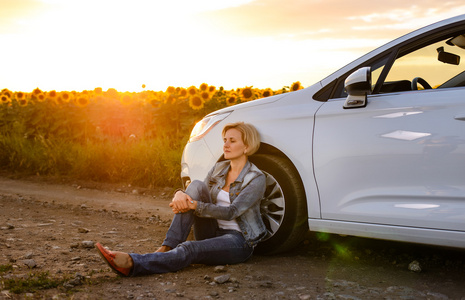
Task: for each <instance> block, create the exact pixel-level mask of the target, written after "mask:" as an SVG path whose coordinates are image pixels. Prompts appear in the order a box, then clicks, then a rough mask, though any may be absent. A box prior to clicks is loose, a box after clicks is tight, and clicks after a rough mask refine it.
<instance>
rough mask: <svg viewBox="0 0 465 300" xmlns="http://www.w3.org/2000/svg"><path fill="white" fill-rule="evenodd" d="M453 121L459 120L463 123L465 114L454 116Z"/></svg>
mask: <svg viewBox="0 0 465 300" xmlns="http://www.w3.org/2000/svg"><path fill="white" fill-rule="evenodd" d="M454 119H456V120H459V121H465V113H460V114H458V115H455V117H454Z"/></svg>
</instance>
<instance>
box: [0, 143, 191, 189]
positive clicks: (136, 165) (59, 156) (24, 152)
mask: <svg viewBox="0 0 465 300" xmlns="http://www.w3.org/2000/svg"><path fill="white" fill-rule="evenodd" d="M185 141H186V139H178V140H173V139H170V138H156V139H133V140H120V139H114V140H105V141H91V140H90V141H87V142H86V143H73V142H70V141H62V140H59V139H55V140H54V139H43V138H40V137H38V138H34V139H26V138H24V137H21V136H19V135H14V134H10V135H3V136H2V135H0V168H1V169H3V170H5V171H10V172H14V173H18V172H20V173H23V174H28V175H32V174H39V175H54V176H60V175H61V176H66V177H68V178H76V179H85V180H93V181H98V182H108V183H121V182H123V183H126V184H131V185H134V186H141V187H148V188H151V187H155V186H172V187H177V186H179V185H180V177H179V174H180V161H181V155H182V147H183V145H184V143H185Z"/></svg>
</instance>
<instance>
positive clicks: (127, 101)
mask: <svg viewBox="0 0 465 300" xmlns="http://www.w3.org/2000/svg"><path fill="white" fill-rule="evenodd" d="M132 98H133V97H132V95H131V94H129V93H124V94H123V95H122V96H121V98H120V101H121V103H122V104H124V105H129V104H131V103H132V100H133V99H132Z"/></svg>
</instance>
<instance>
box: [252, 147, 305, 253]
mask: <svg viewBox="0 0 465 300" xmlns="http://www.w3.org/2000/svg"><path fill="white" fill-rule="evenodd" d="M249 159H250V161H251V162H252V163H254V164H255V165H256V166H257V167H258V168H259V169H261V170H262V171H263V172H264V173H265V175H266V177H267V178H266V192H265V197H264V199H263V200H262V202H261V205H260V211H261V214H262V219H263V222H264V223H265V226H266V227H267V230H268V233H267V236H266V237H265V239H264V240H263V241H262V242H260V243H259V244H258V245H257V248H256V252H258V253H262V254H274V253H279V252H284V251H287V250H290V249H292V248H293V247H295V246H296V245H297V244H298V243H299V242H300V241H301V240H302V237H303V236H304V234H305V232H306V231H307V230H308V221H307V218H308V215H307V204H306V198H305V192H304V188H303V184H302V181H301V179H300V176H299V174H298V173H297V170H296V169H295V167H294V166H293V165H292V163H291V162H290V161H289V160H287V159H286V158H283V157H280V156H276V155H265V154H257V155H254V156H251V157H250V158H249Z"/></svg>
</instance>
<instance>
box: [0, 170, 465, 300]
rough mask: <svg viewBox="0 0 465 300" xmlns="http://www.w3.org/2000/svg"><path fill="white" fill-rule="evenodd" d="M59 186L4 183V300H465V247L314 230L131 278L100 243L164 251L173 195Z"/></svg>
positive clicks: (0, 273) (0, 208) (0, 233)
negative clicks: (270, 251)
mask: <svg viewBox="0 0 465 300" xmlns="http://www.w3.org/2000/svg"><path fill="white" fill-rule="evenodd" d="M52 182H53V181H52ZM52 182H51V181H50V180H43V179H37V178H32V179H22V180H12V179H8V178H6V177H0V281H1V285H0V291H1V292H0V299H25V298H27V299H175V298H176V299H177V298H184V299H465V285H464V282H465V250H461V249H449V248H440V247H429V246H423V245H413V244H404V243H396V242H387V241H378V240H370V239H360V238H354V237H340V236H335V235H316V234H310V233H309V234H308V236H307V237H306V240H305V242H304V243H303V244H302V245H300V246H299V247H298V248H296V249H295V250H294V251H292V252H289V253H285V254H281V255H276V256H257V255H256V256H254V257H252V259H250V260H249V261H247V262H246V263H243V264H238V265H231V266H204V265H193V266H191V267H188V268H186V269H184V270H182V271H179V272H176V273H170V274H161V275H153V276H147V277H135V278H121V277H118V276H117V275H116V274H114V273H112V272H111V271H110V269H109V268H108V267H107V266H106V264H105V263H104V262H103V261H102V260H101V259H100V257H99V256H98V254H97V252H96V251H95V250H94V248H93V244H94V243H95V242H101V243H102V244H103V245H105V246H108V247H109V248H110V249H113V250H121V251H125V252H138V253H145V252H151V251H154V250H155V249H156V248H157V247H158V246H159V245H160V244H161V242H162V240H163V238H164V234H165V232H166V230H167V228H168V226H169V223H170V220H171V219H170V218H171V216H172V215H171V212H170V210H169V208H168V203H169V201H170V196H171V189H169V188H166V189H157V190H147V189H140V188H135V187H130V186H123V185H104V184H96V183H91V182H60V183H59V184H57V183H52ZM415 262H417V263H418V265H416V263H415ZM412 263H413V264H412ZM409 265H410V269H411V270H409ZM413 270H416V272H415V271H413ZM41 276H42V277H41ZM40 278H42V279H43V278H46V280H42V282H43V281H46V282H47V283H50V286H48V287H46V288H45V286H44V285H40V284H38V283H40V282H41V281H40V280H38V279H40ZM33 283H34V284H36V285H38V287H41V288H42V289H38V288H34V286H33ZM26 284H29V285H30V286H29V287H28V286H26ZM15 292H17V293H15Z"/></svg>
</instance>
